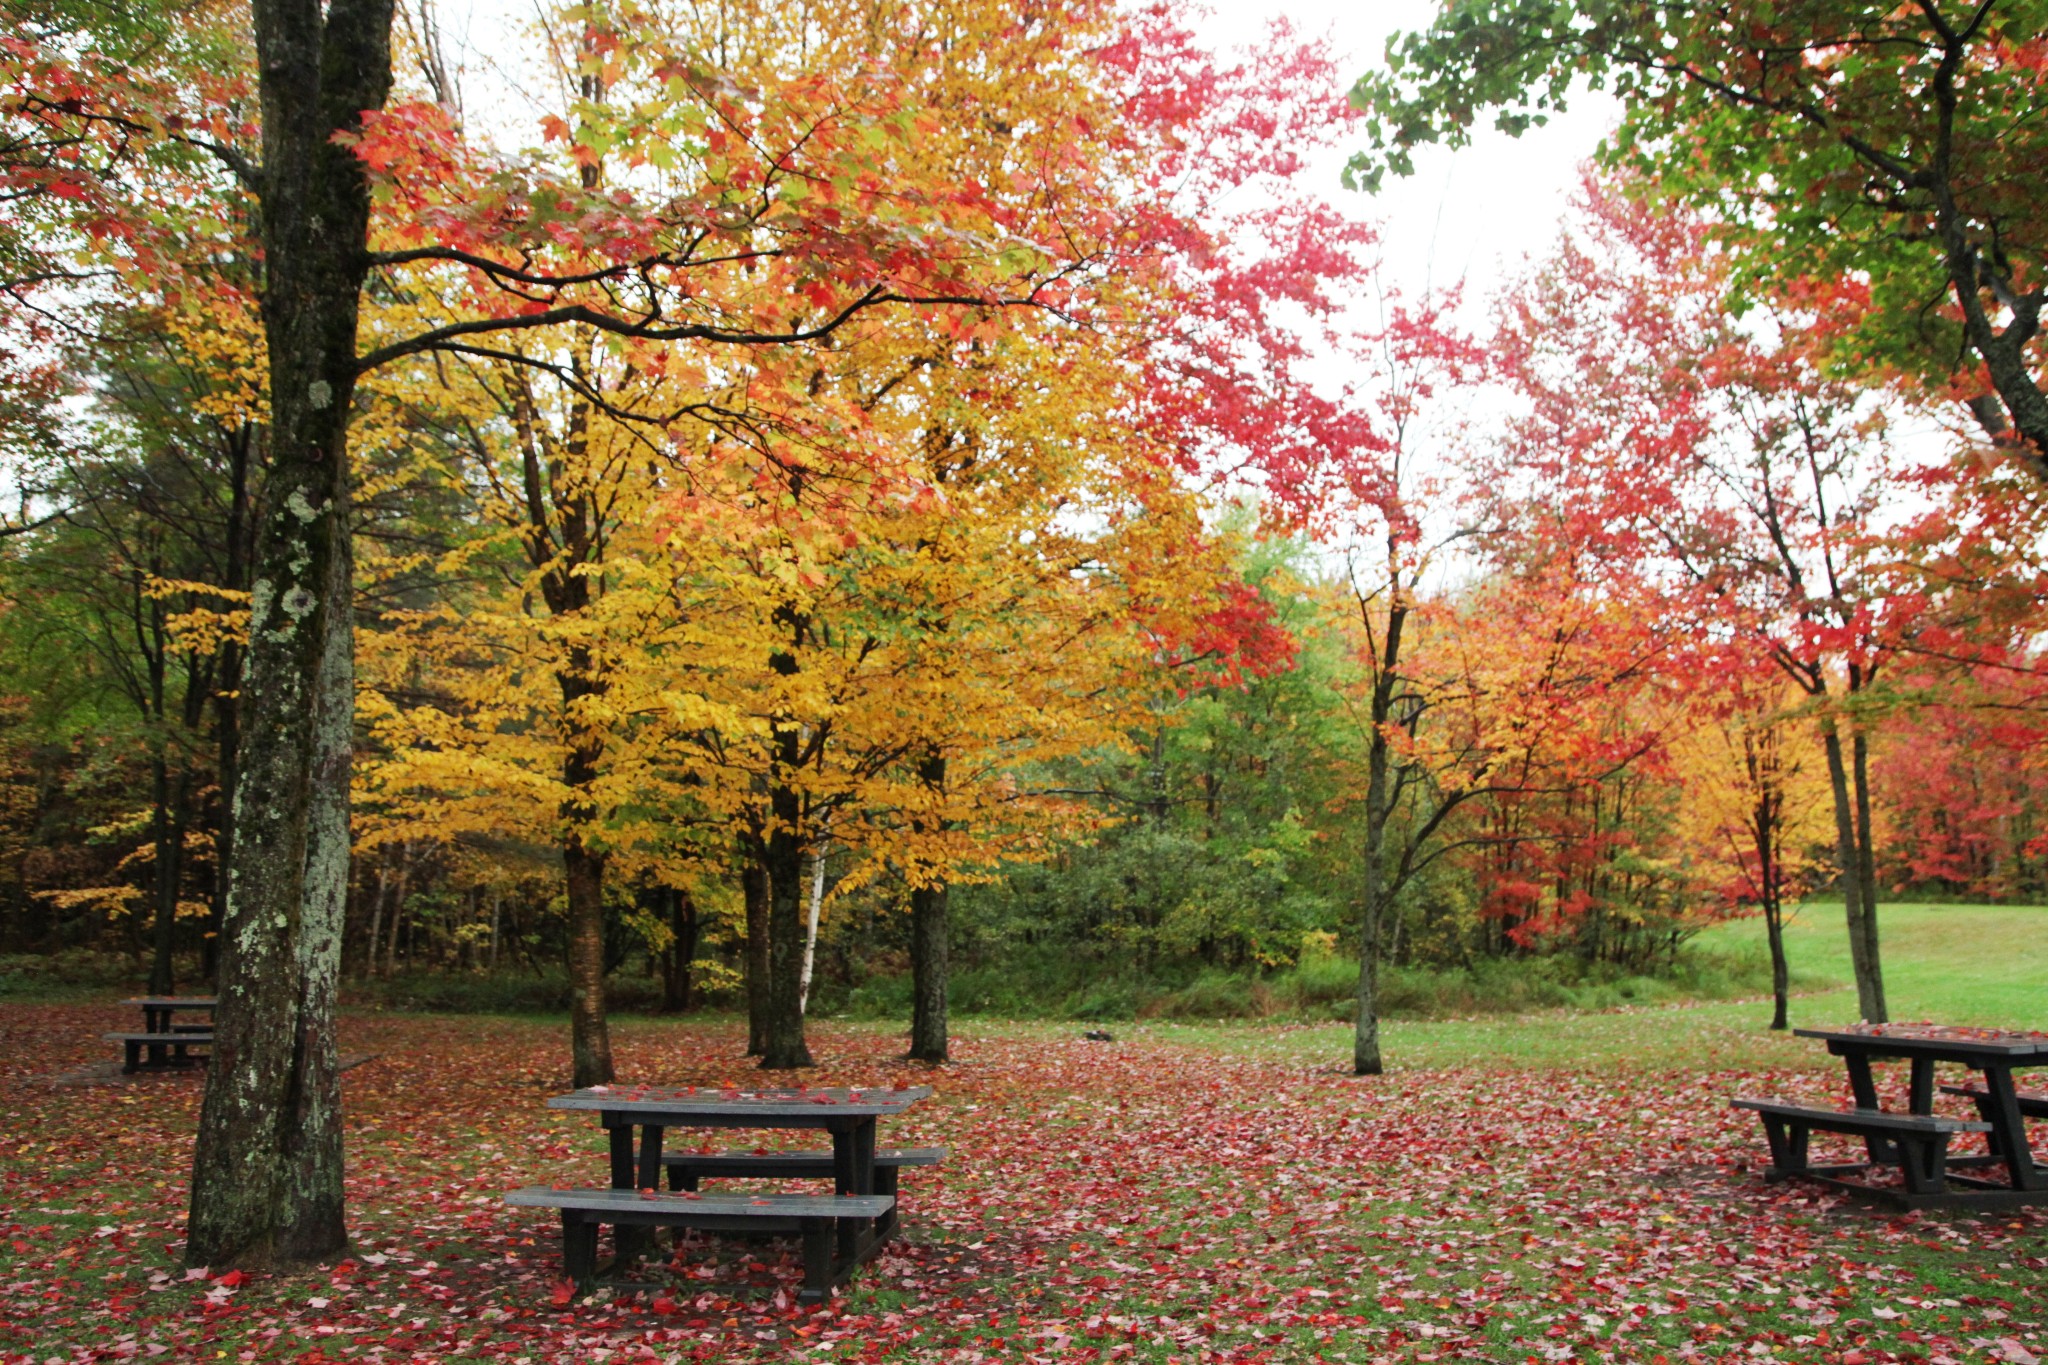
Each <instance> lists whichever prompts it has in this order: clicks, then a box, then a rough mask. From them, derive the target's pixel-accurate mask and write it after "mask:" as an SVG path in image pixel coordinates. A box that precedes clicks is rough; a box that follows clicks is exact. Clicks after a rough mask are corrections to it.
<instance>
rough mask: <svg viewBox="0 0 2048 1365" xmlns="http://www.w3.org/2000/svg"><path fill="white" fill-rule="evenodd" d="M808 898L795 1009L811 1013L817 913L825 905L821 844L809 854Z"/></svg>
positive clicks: (816, 940)
mask: <svg viewBox="0 0 2048 1365" xmlns="http://www.w3.org/2000/svg"><path fill="white" fill-rule="evenodd" d="M809 881H810V898H809V903H808V904H807V906H806V907H805V911H804V963H803V969H802V970H801V971H800V972H798V973H797V983H796V1007H797V1010H798V1012H799V1013H802V1014H809V1013H810V1012H811V971H812V968H813V967H814V966H815V965H816V963H817V960H818V913H819V911H821V910H822V909H823V908H824V905H825V849H824V846H823V845H822V844H820V845H819V847H818V848H816V849H814V850H813V851H812V853H811V875H810V878H809Z"/></svg>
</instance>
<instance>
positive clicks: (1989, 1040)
mask: <svg viewBox="0 0 2048 1365" xmlns="http://www.w3.org/2000/svg"><path fill="white" fill-rule="evenodd" d="M1794 1032H1795V1033H1796V1034H1797V1035H1798V1036H1800V1037H1802V1038H1816V1039H1819V1040H1821V1041H1823V1042H1825V1043H1826V1044H1827V1048H1828V1051H1829V1052H1831V1053H1833V1054H1834V1055H1835V1056H1837V1057H1840V1058H1841V1059H1842V1061H1843V1065H1844V1066H1845V1068H1846V1069H1847V1071H1848V1079H1849V1090H1850V1093H1851V1095H1852V1096H1853V1099H1854V1107H1853V1108H1848V1109H1839V1110H1837V1109H1816V1108H1811V1107H1809V1106H1805V1105H1796V1104H1787V1103H1785V1102H1784V1101H1780V1100H1757V1099H1738V1100H1736V1101H1734V1103H1735V1105H1736V1107H1738V1108H1744V1109H1753V1110H1755V1111H1756V1112H1757V1113H1758V1114H1759V1115H1760V1116H1761V1117H1762V1119H1763V1123H1764V1136H1765V1139H1766V1140H1767V1141H1768V1142H1769V1143H1770V1146H1771V1168H1770V1170H1769V1171H1767V1172H1766V1173H1765V1178H1766V1179H1773V1178H1777V1179H1782V1178H1785V1177H1788V1176H1801V1177H1805V1178H1808V1179H1813V1180H1818V1181H1821V1182H1823V1183H1826V1184H1829V1185H1834V1186H1837V1187H1839V1188H1841V1189H1844V1190H1847V1191H1849V1192H1851V1193H1854V1194H1857V1195H1859V1196H1863V1197H1866V1198H1874V1199H1878V1200H1882V1201H1884V1202H1887V1203H1890V1204H1892V1205H1893V1206H1895V1207H1899V1208H1905V1209H1918V1208H1932V1207H1950V1208H1979V1209H1990V1208H2008V1207H2015V1206H2020V1205H2037V1204H2048V1167H2044V1166H2042V1165H2041V1163H2040V1162H2038V1161H2037V1160H2036V1159H2035V1157H2034V1153H2033V1149H2032V1148H2031V1147H2030V1146H2029V1144H2028V1141H2027V1125H2026V1121H2027V1119H2028V1118H2029V1117H2033V1118H2048V1095H2037V1094H2034V1093H2031V1092H2028V1093H2024V1094H2023V1092H2021V1091H2020V1090H2018V1089H2017V1088H2016V1086H2015V1085H2014V1083H2013V1072H2014V1071H2015V1070H2017V1069H2020V1068H2023V1067H2035V1066H2048V1033H2029V1032H2022V1031H2017V1030H2011V1029H1986V1028H1973V1027H1967V1026H1962V1025H1948V1024H1933V1023H1905V1024H1857V1025H1855V1026H1853V1027H1850V1028H1845V1029H1796V1030H1794ZM1883 1060H1904V1061H1906V1062H1907V1063H1908V1064H1909V1068H1910V1070H1909V1074H1908V1082H1907V1096H1906V1109H1905V1111H1904V1112H1900V1111H1897V1110H1889V1109H1885V1108H1884V1107H1883V1106H1882V1105H1881V1104H1880V1103H1879V1101H1878V1094H1877V1082H1876V1078H1875V1074H1874V1072H1873V1070H1872V1064H1873V1063H1874V1062H1877V1061H1883ZM1941 1062H1948V1063H1951V1064H1955V1065H1961V1066H1966V1067H1969V1068H1971V1069H1972V1070H1974V1071H1976V1072H1977V1073H1978V1079H1977V1080H1976V1081H1975V1082H1974V1083H1972V1084H1969V1085H1962V1086H1943V1087H1941V1089H1942V1090H1943V1092H1944V1093H1950V1094H1956V1095H1961V1096H1966V1097H1968V1098H1969V1099H1970V1100H1971V1101H1972V1102H1973V1103H1974V1104H1975V1105H1976V1108H1977V1117H1976V1119H1975V1120H1965V1119H1949V1118H1942V1117H1939V1116H1937V1115H1936V1114H1935V1113H1934V1096H1935V1076H1934V1068H1935V1066H1936V1064H1937V1063H1941ZM1816 1129H1819V1130H1821V1131H1828V1132H1841V1133H1849V1134H1852V1135H1854V1136H1857V1137H1861V1138H1862V1139H1863V1142H1864V1151H1865V1153H1866V1155H1867V1157H1868V1160H1866V1161H1863V1162H1855V1163H1838V1164H1834V1165H1828V1166H1815V1165H1812V1164H1811V1163H1810V1162H1808V1161H1807V1160H1806V1157H1805V1148H1806V1141H1807V1138H1808V1136H1809V1135H1810V1134H1811V1133H1812V1132H1813V1131H1814V1130H1816ZM1958 1133H1982V1134H1984V1138H1985V1145H1986V1149H1987V1150H1986V1152H1985V1153H1984V1154H1983V1155H1981V1156H1976V1155H1968V1156H1952V1155H1950V1154H1949V1150H1948V1147H1949V1141H1950V1139H1951V1138H1952V1137H1954V1136H1955V1135H1956V1134H1958ZM1880 1166H1897V1167H1899V1168H1900V1171H1901V1174H1902V1175H1903V1176H1904V1180H1905V1188H1904V1189H1903V1190H1899V1189H1896V1188H1883V1187H1879V1186H1874V1185H1870V1184H1865V1183H1861V1182H1857V1181H1851V1180H1846V1179H1843V1177H1844V1176H1847V1175H1852V1174H1855V1173H1857V1172H1859V1171H1867V1170H1870V1169H1873V1168H1876V1167H1880ZM1993 1168H1999V1169H1993ZM2001 1170H2002V1174H2003V1176H2004V1179H2002V1180H2000V1179H1994V1178H1992V1177H1994V1176H1996V1175H1998V1174H2000V1172H2001Z"/></svg>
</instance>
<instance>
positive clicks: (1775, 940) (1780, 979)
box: [1764, 895, 1792, 1032]
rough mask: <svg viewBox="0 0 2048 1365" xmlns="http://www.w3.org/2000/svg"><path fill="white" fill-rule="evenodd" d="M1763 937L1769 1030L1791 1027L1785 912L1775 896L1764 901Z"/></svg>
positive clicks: (1781, 1030)
mask: <svg viewBox="0 0 2048 1365" xmlns="http://www.w3.org/2000/svg"><path fill="white" fill-rule="evenodd" d="M1764 935H1765V937H1766V938H1768V939H1769V940H1770V944H1771V1001H1772V1010H1771V1028H1772V1029H1773V1030H1776V1031H1778V1032H1783V1031H1784V1030H1785V1029H1787V1028H1789V1027H1791V1019H1790V1015H1789V1010H1790V1008H1791V994H1792V971H1791V968H1790V967H1789V966H1787V965H1786V962H1785V911H1784V906H1783V905H1782V904H1780V903H1779V901H1778V898H1777V896H1776V895H1770V896H1768V897H1767V898H1766V899H1765V901H1764Z"/></svg>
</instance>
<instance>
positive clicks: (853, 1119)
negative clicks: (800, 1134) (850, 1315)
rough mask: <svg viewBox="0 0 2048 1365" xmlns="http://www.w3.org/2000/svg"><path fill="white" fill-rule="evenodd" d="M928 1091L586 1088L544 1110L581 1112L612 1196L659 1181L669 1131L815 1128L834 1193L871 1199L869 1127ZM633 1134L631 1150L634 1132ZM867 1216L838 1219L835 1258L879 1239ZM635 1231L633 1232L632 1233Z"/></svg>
mask: <svg viewBox="0 0 2048 1365" xmlns="http://www.w3.org/2000/svg"><path fill="white" fill-rule="evenodd" d="M931 1093H932V1090H931V1087H930V1086H928V1085H912V1086H897V1087H890V1086H854V1087H846V1086H787V1087H768V1088H745V1087H739V1086H631V1085H613V1086H602V1085H600V1086H591V1087H589V1088H587V1089H584V1090H577V1091H573V1092H571V1093H570V1094H567V1095H556V1096H554V1097H553V1098H551V1099H550V1100H549V1101H548V1107H549V1108H551V1109H586V1110H594V1111H596V1113H597V1116H598V1121H599V1122H600V1123H602V1124H603V1125H604V1127H605V1132H606V1134H607V1135H608V1136H609V1137H610V1139H611V1184H612V1188H613V1189H618V1190H642V1191H646V1190H656V1189H659V1188H660V1186H661V1183H662V1159H661V1157H662V1143H663V1136H664V1134H665V1133H666V1131H667V1130H668V1129H670V1128H779V1129H799V1130H802V1129H811V1130H817V1129H822V1130H823V1131H825V1132H826V1133H828V1134H830V1135H831V1138H832V1178H833V1186H834V1192H835V1193H836V1194H838V1195H842V1196H854V1197H864V1196H872V1195H874V1194H875V1191H876V1181H875V1123H876V1120H877V1119H881V1118H886V1117H889V1116H891V1115H895V1114H901V1113H903V1112H904V1111H905V1110H907V1109H909V1108H910V1107H911V1106H912V1105H913V1104H916V1103H917V1102H918V1101H919V1100H922V1099H926V1098H928V1097H929V1096H930V1095H931ZM636 1125H637V1126H638V1127H639V1129H640V1142H639V1146H638V1149H637V1150H636V1149H635V1146H634V1142H633V1129H634V1127H635V1126H636ZM875 1225H876V1220H875V1219H873V1218H843V1219H841V1220H840V1221H839V1227H838V1249H837V1255H838V1258H839V1259H840V1260H841V1261H842V1262H845V1263H848V1264H851V1263H853V1262H856V1261H859V1260H863V1259H865V1258H866V1257H867V1256H868V1255H870V1254H871V1253H872V1252H873V1250H874V1249H875V1247H876V1246H878V1245H879V1244H880V1242H881V1240H882V1238H881V1237H880V1236H877V1235H876V1232H875ZM635 1231H636V1233H637V1230H635ZM617 1232H618V1234H619V1235H620V1236H621V1237H622V1238H624V1245H622V1246H621V1248H620V1258H621V1259H622V1260H623V1259H626V1258H627V1257H628V1256H630V1255H631V1254H634V1253H635V1252H637V1250H638V1238H637V1237H636V1236H633V1235H628V1234H627V1230H626V1229H625V1228H624V1227H620V1228H618V1229H617Z"/></svg>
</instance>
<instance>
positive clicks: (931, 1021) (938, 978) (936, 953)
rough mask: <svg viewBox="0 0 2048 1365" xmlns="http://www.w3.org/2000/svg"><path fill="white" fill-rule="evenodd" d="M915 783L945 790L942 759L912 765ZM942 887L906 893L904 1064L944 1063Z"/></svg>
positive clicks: (946, 927)
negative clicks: (907, 1008) (906, 1043)
mask: <svg viewBox="0 0 2048 1365" xmlns="http://www.w3.org/2000/svg"><path fill="white" fill-rule="evenodd" d="M917 775H918V778H919V780H921V781H922V782H923V783H924V785H925V786H926V787H927V788H930V789H932V790H933V791H939V790H943V789H944V787H945V785H946V758H945V755H943V754H939V753H928V754H926V755H925V757H924V759H923V760H922V761H921V762H920V763H919V764H918V773H917ZM947 900H948V897H947V894H946V884H945V883H944V882H933V883H931V884H930V885H927V886H919V887H913V888H912V889H911V892H910V1059H911V1060H912V1061H915V1062H930V1063H933V1064H934V1065H937V1064H938V1063H941V1062H944V1061H945V1060H946V1057H947V1049H948V1045H949V1043H950V1039H949V1038H948V1037H947V1022H948V1021H947V1017H946V1016H947V1004H948V995H949V992H950V990H951V979H950V973H949V967H950V964H949V962H948V960H947V950H948V948H949V946H950V938H951V934H952V926H951V925H950V924H949V923H948V922H947V911H948V909H949V907H948V905H947Z"/></svg>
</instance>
